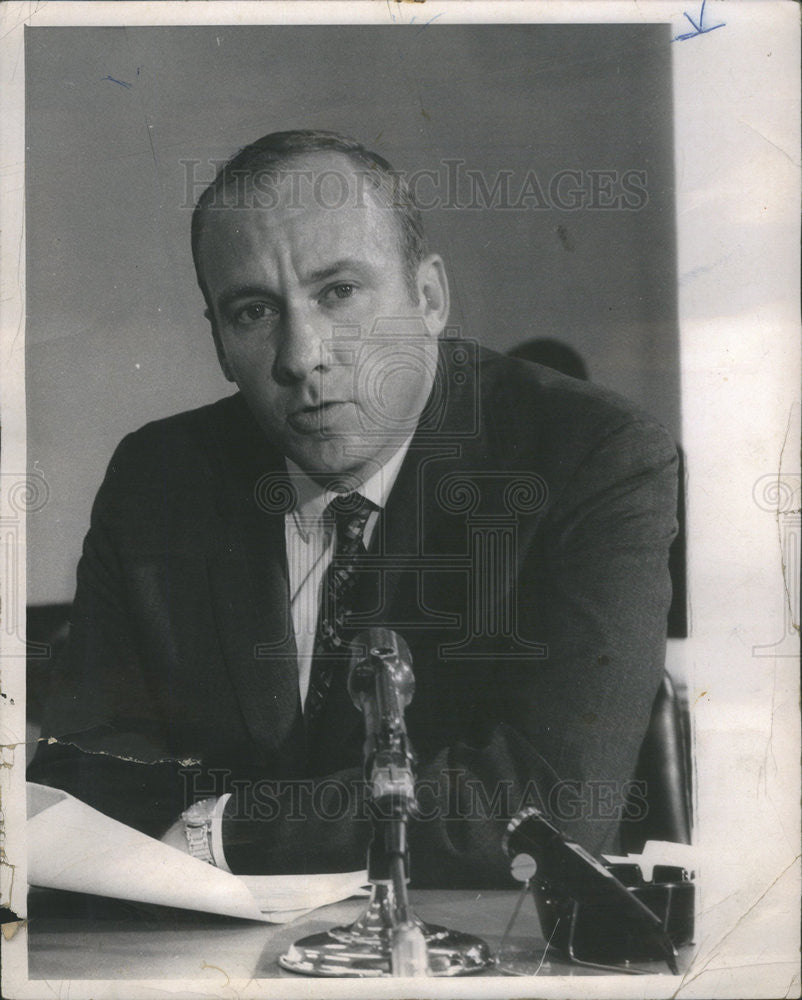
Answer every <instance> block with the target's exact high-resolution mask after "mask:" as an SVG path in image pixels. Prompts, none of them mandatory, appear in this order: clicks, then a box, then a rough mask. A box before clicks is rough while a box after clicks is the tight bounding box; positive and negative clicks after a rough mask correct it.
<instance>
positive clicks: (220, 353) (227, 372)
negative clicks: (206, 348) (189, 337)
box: [203, 309, 236, 382]
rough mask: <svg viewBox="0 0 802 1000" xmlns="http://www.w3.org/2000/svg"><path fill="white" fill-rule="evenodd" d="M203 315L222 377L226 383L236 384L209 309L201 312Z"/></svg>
mask: <svg viewBox="0 0 802 1000" xmlns="http://www.w3.org/2000/svg"><path fill="white" fill-rule="evenodd" d="M203 315H204V316H205V317H206V319H208V320H209V325H210V326H211V328H212V339H213V340H214V346H215V350H216V351H217V360H218V361H219V362H220V367H221V368H222V370H223V375H224V376H225V378H226V381H227V382H236V379H235V378H234V375H233V373H232V371H231V368H230V367H229V364H228V358H227V357H226V352H225V349H224V348H223V343H222V341H221V340H220V331H219V330H218V329H217V324H216V323H215V321H214V316H212V313H211V311H210V310H209V309H204V310H203Z"/></svg>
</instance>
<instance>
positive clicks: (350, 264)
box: [306, 257, 373, 284]
mask: <svg viewBox="0 0 802 1000" xmlns="http://www.w3.org/2000/svg"><path fill="white" fill-rule="evenodd" d="M372 270H373V269H372V268H371V266H370V264H369V263H367V261H363V260H357V259H356V258H355V257H343V258H342V259H341V260H336V261H335V262H334V263H333V264H327V265H326V267H321V268H318V269H317V270H315V271H310V272H309V273H308V274H307V275H306V281H307V282H308V283H309V284H314V283H315V282H317V281H325V280H326V278H333V277H334V275H335V274H339V273H340V271H359V272H361V273H365V272H368V273H370V272H372Z"/></svg>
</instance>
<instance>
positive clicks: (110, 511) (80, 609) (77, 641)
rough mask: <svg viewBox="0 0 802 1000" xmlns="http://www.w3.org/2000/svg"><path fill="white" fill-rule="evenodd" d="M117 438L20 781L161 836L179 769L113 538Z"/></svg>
mask: <svg viewBox="0 0 802 1000" xmlns="http://www.w3.org/2000/svg"><path fill="white" fill-rule="evenodd" d="M127 452H128V442H127V439H126V440H124V441H123V442H122V443H121V444H120V446H119V447H118V449H117V451H116V452H115V455H114V456H113V458H112V460H111V463H110V465H109V469H108V471H107V474H106V477H105V479H104V482H103V484H102V486H101V488H100V490H99V491H98V494H97V497H96V500H95V503H94V506H93V509H92V519H91V524H90V529H89V532H88V533H87V536H86V539H85V541H84V546H83V553H82V556H81V559H80V562H79V564H78V572H77V586H76V594H75V600H74V602H73V608H72V614H71V621H70V635H69V641H68V643H67V648H66V650H65V653H64V655H63V656H62V658H61V661H60V662H59V663H57V664H56V665H55V668H54V674H53V677H52V679H51V683H50V689H49V692H48V699H47V704H46V709H45V716H44V720H43V726H42V739H41V741H40V744H39V747H38V749H37V752H36V755H35V757H34V759H33V761H32V762H31V765H30V767H29V769H28V779H29V780H31V781H36V782H39V783H41V784H46V785H53V786H55V787H58V788H62V789H64V790H65V791H67V792H70V793H71V794H73V795H75V796H76V797H77V798H79V799H81V800H83V801H84V802H86V803H88V804H89V805H90V806H92V807H93V808H96V809H98V810H100V811H101V812H103V813H105V814H107V815H109V816H112V817H113V818H115V819H118V820H120V821H121V822H123V823H126V824H128V825H129V826H133V827H136V828H137V829H140V830H142V831H143V832H145V833H148V834H149V835H151V836H156V837H158V836H161V834H162V833H163V832H164V831H165V830H166V829H167V827H168V826H169V825H170V823H171V822H172V821H174V820H175V819H176V817H177V816H178V814H179V813H180V811H181V810H182V809H183V808H184V806H183V804H182V803H183V794H182V788H181V778H180V773H179V762H178V761H176V760H175V759H173V758H171V755H170V752H169V748H168V745H167V742H166V738H165V727H164V724H163V720H162V719H160V717H159V712H158V710H157V709H156V707H155V705H154V704H153V703H152V701H151V699H150V697H149V685H148V683H147V679H146V677H145V674H144V672H143V669H142V657H141V651H140V647H139V641H138V639H137V636H136V632H135V629H134V626H133V621H134V619H133V616H132V609H131V608H130V607H129V606H128V601H127V597H126V583H125V570H124V567H123V566H122V564H121V560H120V557H119V545H118V540H119V537H120V531H121V530H125V529H124V527H121V525H122V522H123V521H124V520H125V510H124V498H125V497H126V496H127V495H131V493H132V483H131V482H130V479H131V472H130V471H129V470H130V468H131V467H132V466H133V465H135V463H131V462H130V461H129V460H128V458H127Z"/></svg>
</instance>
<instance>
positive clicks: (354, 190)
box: [198, 152, 401, 279]
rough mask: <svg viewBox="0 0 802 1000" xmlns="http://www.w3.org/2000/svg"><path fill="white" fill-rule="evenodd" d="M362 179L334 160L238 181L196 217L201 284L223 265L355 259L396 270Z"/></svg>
mask: <svg viewBox="0 0 802 1000" xmlns="http://www.w3.org/2000/svg"><path fill="white" fill-rule="evenodd" d="M385 197H386V192H385V191H384V190H378V191H377V189H376V186H375V181H373V180H371V178H370V175H369V172H368V171H367V169H366V170H364V171H361V170H359V169H358V168H357V167H355V165H354V164H352V163H351V161H350V160H349V159H348V158H347V157H346V156H344V155H343V154H341V153H330V152H320V153H313V154H310V155H308V156H304V157H298V158H296V159H293V160H291V161H288V162H287V163H286V164H285V165H283V166H282V167H281V168H280V169H279V170H278V171H275V172H271V173H267V172H264V173H258V172H257V173H255V174H253V175H251V176H249V177H247V178H239V179H238V181H237V183H236V185H235V186H232V187H229V188H228V189H226V190H225V191H223V192H221V193H220V194H219V197H218V198H217V199H216V200H215V201H214V202H213V203H212V204H211V205H210V206H209V207H208V208H206V210H205V211H204V213H203V220H202V227H201V233H200V238H199V243H198V249H199V254H200V261H201V264H202V267H203V270H204V272H205V275H204V276H205V277H206V278H207V279H208V278H212V277H213V272H214V271H216V270H217V269H218V268H219V267H221V266H222V267H223V269H225V263H226V260H229V259H230V260H231V262H232V263H233V261H234V259H238V260H239V261H240V263H241V261H242V259H243V258H253V257H254V256H265V255H267V256H268V257H270V256H273V257H276V258H278V257H282V256H284V257H286V256H290V257H292V258H297V260H298V262H300V261H304V262H306V263H309V262H310V260H311V259H312V258H325V257H326V256H328V255H331V254H337V255H346V256H354V255H355V254H357V253H360V254H361V255H363V256H365V255H367V256H369V257H370V258H371V259H376V258H379V259H380V260H381V261H382V262H384V263H391V262H392V263H395V264H398V265H400V264H401V251H400V239H399V228H398V223H397V221H396V218H395V215H394V213H393V211H392V209H391V208H389V207H388V206H387V204H386V203H385V202H384V201H383V199H384V198H385Z"/></svg>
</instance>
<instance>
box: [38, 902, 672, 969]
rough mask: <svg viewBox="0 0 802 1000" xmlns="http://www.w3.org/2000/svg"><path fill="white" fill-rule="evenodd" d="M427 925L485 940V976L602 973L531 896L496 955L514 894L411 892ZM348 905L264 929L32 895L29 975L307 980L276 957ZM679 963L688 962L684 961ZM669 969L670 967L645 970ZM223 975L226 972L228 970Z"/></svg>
mask: <svg viewBox="0 0 802 1000" xmlns="http://www.w3.org/2000/svg"><path fill="white" fill-rule="evenodd" d="M410 896H411V901H412V904H413V906H414V908H415V912H416V913H417V914H418V916H419V917H421V918H422V919H423V920H425V921H427V922H429V923H433V924H441V925H444V926H446V927H448V928H451V929H454V930H459V931H464V932H467V933H469V934H475V935H478V936H479V937H481V938H483V939H484V940H485V941H486V942H487V944H488V945H489V946H490V949H491V951H492V952H493V954H494V955H496V963H497V964H496V967H495V968H493V969H491V970H489V971H488V972H486V973H483V975H494V976H500V975H505V974H517V975H532V974H535V973H537V974H538V975H552V976H553V975H561V976H566V975H569V976H570V975H588V974H594V973H595V974H597V975H600V974H603V973H600V972H598V971H596V970H592V969H587V968H583V967H580V966H576V965H571V964H570V963H568V962H567V960H565V959H563V958H561V957H560V956H559V955H557V954H555V953H554V952H553V951H546V953H545V956H544V942H543V939H542V936H541V933H540V926H539V923H538V918H537V914H536V912H535V908H534V904H533V901H532V899H531V897H528V898H527V899H525V900H524V902H523V905H522V906H521V909H520V912H519V915H518V917H517V919H516V921H515V925H514V927H513V930H512V933H511V934H510V935H509V937H508V939H507V941H506V942H505V947H504V951H503V952H502V953H501V954H499V953H498V949H499V946H500V944H501V940H502V936H503V934H504V930H505V928H506V926H507V924H508V922H509V920H510V917H511V915H512V913H513V910H514V907H515V904H516V902H517V901H518V896H519V893H518V892H517V891H515V890H509V891H505V890H493V891H465V890H459V891H458V890H426V891H423V890H418V891H413V892H411V893H410ZM365 902H366V901H365V900H364V899H351V900H346V901H344V902H341V903H335V904H332V905H331V906H326V907H322V908H320V909H318V910H315V911H314V912H313V913H311V914H309V915H307V916H306V917H303V918H300V919H298V920H296V921H293V922H292V923H289V924H260V923H254V922H251V921H245V920H237V919H234V918H229V917H218V916H214V915H211V914H203V913H195V912H190V911H184V910H175V909H170V908H167V907H157V906H148V905H143V904H138V903H125V902H122V901H120V900H107V899H101V898H99V897H91V896H78V895H76V894H74V893H65V892H59V891H57V890H43V889H32V890H31V892H30V896H29V915H28V916H29V922H28V962H29V973H28V974H29V977H30V978H31V979H49V980H62V979H68V980H69V979H115V980H116V979H120V980H129V979H192V980H208V982H209V984H210V986H212V985H214V984H217V985H219V981H220V978H221V976H222V977H230V978H231V979H239V978H245V979H270V978H276V977H282V978H283V977H290V978H294V979H298V978H302V977H298V976H295V975H294V974H293V973H290V972H286V971H285V970H283V969H281V968H280V967H279V965H278V958H279V956H280V955H282V954H283V953H284V952H285V951H286V950H287V948H288V947H289V946H290V945H291V944H292V943H293V942H294V941H296V940H297V939H298V938H300V937H304V936H305V935H307V934H314V933H318V932H320V931H325V930H328V929H329V928H330V927H332V926H334V925H335V924H349V923H351V922H352V921H353V920H355V919H356V918H357V917H358V916H359V914H360V913H361V912H362V910H363V909H364V907H365ZM680 959H681V966H683V967H684V966H686V965H687V956H684V955H682V954H681V955H680ZM638 968H639V969H643V971H649V972H659V973H667V971H668V970H667V967H666V965H665V964H664V963H660V962H655V963H647V964H644V965H639V966H638ZM223 970H225V971H223Z"/></svg>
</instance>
